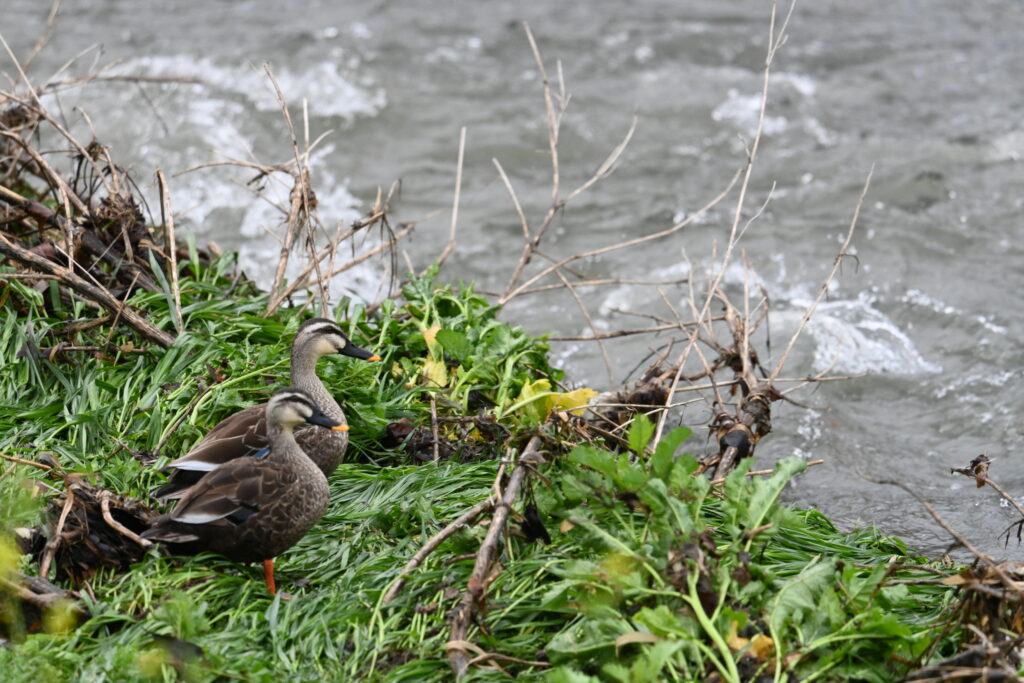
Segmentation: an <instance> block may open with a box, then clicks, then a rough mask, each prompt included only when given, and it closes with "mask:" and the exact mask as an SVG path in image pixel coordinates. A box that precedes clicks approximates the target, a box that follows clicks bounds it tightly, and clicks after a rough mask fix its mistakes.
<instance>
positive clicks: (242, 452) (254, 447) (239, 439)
mask: <svg viewBox="0 0 1024 683" xmlns="http://www.w3.org/2000/svg"><path fill="white" fill-rule="evenodd" d="M268 445H269V441H268V439H267V409H266V405H265V404H260V405H256V406H250V407H248V408H246V409H245V410H242V411H240V412H237V413H235V414H234V415H232V416H231V417H228V418H226V419H224V420H222V421H221V422H219V423H218V424H217V425H216V426H215V427H214V428H213V429H211V430H210V431H209V433H207V435H206V436H205V437H203V439H202V441H200V442H199V443H198V444H196V445H195V447H193V448H192V450H190V451H189V452H188V453H186V454H185V455H183V456H181V457H180V458H178V459H177V460H174V461H172V462H170V463H168V464H167V465H166V466H165V467H164V468H163V470H162V471H164V472H167V471H170V472H172V474H171V477H170V479H169V480H168V482H167V483H166V484H164V485H163V486H161V487H159V488H157V489H156V490H155V491H153V497H154V498H156V499H157V500H161V501H162V500H174V499H178V498H181V497H182V496H183V495H184V494H185V491H187V490H188V489H189V488H190V487H192V486H194V485H195V484H196V483H197V482H198V481H199V480H200V479H201V478H202V477H203V475H204V474H206V473H207V472H212V471H213V470H216V469H218V468H219V467H221V466H222V465H224V464H225V463H228V462H231V461H233V460H235V459H237V458H243V457H245V456H250V455H254V454H256V453H258V452H259V451H261V450H263V449H265V448H267V447H268Z"/></svg>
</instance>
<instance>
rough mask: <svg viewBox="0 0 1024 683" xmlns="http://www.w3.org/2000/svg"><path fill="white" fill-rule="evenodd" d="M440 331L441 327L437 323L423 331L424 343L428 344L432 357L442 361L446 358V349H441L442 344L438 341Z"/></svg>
mask: <svg viewBox="0 0 1024 683" xmlns="http://www.w3.org/2000/svg"><path fill="white" fill-rule="evenodd" d="M440 331H441V326H440V325H438V324H436V323H435V324H434V325H431V326H430V327H429V328H427V329H425V330H423V341H425V342H427V350H428V351H429V352H430V357H431V358H433V359H434V360H442V359H443V358H444V349H443V348H441V344H440V342H438V341H437V333H438V332H440Z"/></svg>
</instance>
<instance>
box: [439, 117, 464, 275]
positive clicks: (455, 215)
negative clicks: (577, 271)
mask: <svg viewBox="0 0 1024 683" xmlns="http://www.w3.org/2000/svg"><path fill="white" fill-rule="evenodd" d="M465 154H466V127H465V126H463V127H462V128H461V129H460V130H459V161H458V163H457V164H456V166H455V197H454V198H453V199H452V224H451V231H450V232H449V234H448V244H446V245H445V246H444V251H442V252H441V255H440V256H438V257H437V265H439V266H440V265H441V264H443V263H444V262H445V259H447V258H448V256H449V255H450V254H451V253H452V251H454V249H455V231H456V229H457V228H458V225H459V195H460V194H461V193H462V161H463V159H464V158H465Z"/></svg>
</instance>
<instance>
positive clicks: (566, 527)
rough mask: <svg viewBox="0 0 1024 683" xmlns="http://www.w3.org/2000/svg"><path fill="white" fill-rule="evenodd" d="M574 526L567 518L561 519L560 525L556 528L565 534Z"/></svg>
mask: <svg viewBox="0 0 1024 683" xmlns="http://www.w3.org/2000/svg"><path fill="white" fill-rule="evenodd" d="M575 528H576V525H575V524H573V523H572V522H570V521H569V520H568V519H563V520H562V523H561V525H559V527H558V530H559V531H561V532H562V533H563V534H567V533H569V532H570V531H572V530H573V529H575Z"/></svg>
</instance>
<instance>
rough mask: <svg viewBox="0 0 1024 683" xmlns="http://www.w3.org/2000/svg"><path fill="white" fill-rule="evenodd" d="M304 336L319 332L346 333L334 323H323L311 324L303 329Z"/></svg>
mask: <svg viewBox="0 0 1024 683" xmlns="http://www.w3.org/2000/svg"><path fill="white" fill-rule="evenodd" d="M302 334H303V336H306V335H317V334H344V333H343V332H342V331H341V328H340V327H338V326H337V325H335V324H334V323H323V324H320V325H316V326H313V325H311V326H309V327H307V328H306V329H304V330H303V331H302Z"/></svg>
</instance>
